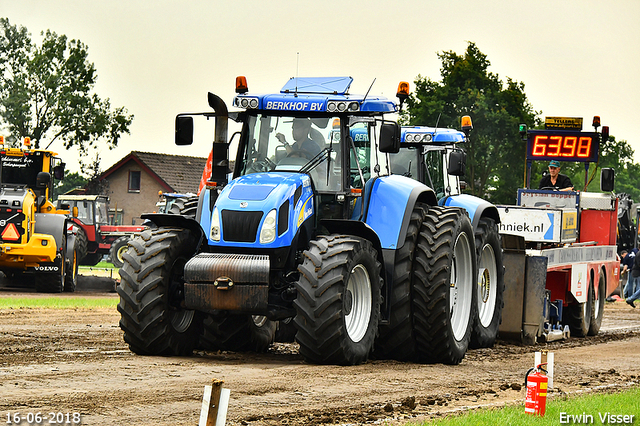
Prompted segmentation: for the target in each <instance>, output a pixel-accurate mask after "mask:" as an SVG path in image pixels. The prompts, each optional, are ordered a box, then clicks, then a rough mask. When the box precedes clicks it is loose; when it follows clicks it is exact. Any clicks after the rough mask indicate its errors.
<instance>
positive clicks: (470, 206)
mask: <svg viewBox="0 0 640 426" xmlns="http://www.w3.org/2000/svg"><path fill="white" fill-rule="evenodd" d="M439 204H440V205H441V206H446V207H461V208H463V209H465V210H466V211H467V213H468V214H469V219H471V224H472V225H473V231H474V232H475V230H476V229H477V227H478V223H479V222H480V218H482V217H489V218H491V219H493V220H494V221H495V222H496V223H500V215H499V214H498V209H497V208H496V206H494V205H493V204H491V203H489V202H488V201H485V200H483V199H482V198H478V197H474V196H473V195H468V194H456V195H449V196H447V197H445V198H443V199H441V200H440V203H439Z"/></svg>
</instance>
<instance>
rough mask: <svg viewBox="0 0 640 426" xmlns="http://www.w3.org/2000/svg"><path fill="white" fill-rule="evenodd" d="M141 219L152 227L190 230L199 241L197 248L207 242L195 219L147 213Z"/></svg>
mask: <svg viewBox="0 0 640 426" xmlns="http://www.w3.org/2000/svg"><path fill="white" fill-rule="evenodd" d="M140 217H141V218H142V219H144V224H145V225H147V226H150V227H176V228H185V229H188V230H190V231H191V232H193V233H194V235H195V236H196V238H197V239H198V245H197V246H196V248H199V247H200V246H201V245H202V242H203V241H204V240H206V236H205V232H204V230H203V229H202V227H201V226H200V224H199V223H198V222H197V221H196V220H194V219H191V218H188V217H184V216H181V215H177V214H164V213H146V214H143V215H140Z"/></svg>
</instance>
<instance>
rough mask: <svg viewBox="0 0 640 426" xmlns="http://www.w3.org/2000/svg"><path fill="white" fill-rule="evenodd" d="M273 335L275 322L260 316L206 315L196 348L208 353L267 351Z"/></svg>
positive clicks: (273, 337)
mask: <svg viewBox="0 0 640 426" xmlns="http://www.w3.org/2000/svg"><path fill="white" fill-rule="evenodd" d="M275 334H276V323H275V322H274V321H271V320H269V319H267V317H265V316H262V315H229V316H225V317H216V316H214V315H208V316H207V317H206V318H205V319H204V331H203V333H202V336H200V346H199V347H200V348H201V349H205V350H209V351H217V350H222V351H233V352H249V351H252V352H266V351H267V349H268V348H269V346H271V344H272V343H273V341H274V339H275Z"/></svg>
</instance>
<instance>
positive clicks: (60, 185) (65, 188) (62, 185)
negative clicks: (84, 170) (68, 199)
mask: <svg viewBox="0 0 640 426" xmlns="http://www.w3.org/2000/svg"><path fill="white" fill-rule="evenodd" d="M87 182H88V180H87V178H86V177H84V176H82V175H80V173H76V172H73V173H65V176H64V179H62V180H60V181H56V186H55V188H53V198H54V199H57V198H58V195H61V194H66V193H67V192H69V191H71V190H72V189H76V188H84V187H85V185H86V184H87Z"/></svg>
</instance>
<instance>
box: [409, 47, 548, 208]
mask: <svg viewBox="0 0 640 426" xmlns="http://www.w3.org/2000/svg"><path fill="white" fill-rule="evenodd" d="M438 57H439V58H440V60H441V61H442V68H441V70H440V72H441V77H442V81H441V82H436V81H433V80H431V79H429V78H428V77H422V76H418V77H417V79H416V80H415V85H416V90H415V91H414V92H413V93H412V95H411V96H410V97H409V99H408V101H407V102H408V108H407V110H406V111H405V112H404V113H403V116H402V120H403V121H404V122H405V123H408V124H411V125H431V126H434V125H436V124H437V125H438V127H453V128H459V126H460V118H461V117H462V116H464V115H470V116H471V118H472V120H473V126H474V128H473V131H472V132H471V135H470V138H469V143H468V144H467V146H465V150H466V151H467V176H466V178H467V179H468V180H469V182H468V183H469V192H471V193H472V194H474V195H477V196H479V197H483V198H488V199H491V200H492V201H493V202H495V203H513V201H514V199H515V194H516V190H517V188H518V187H520V186H522V184H523V181H524V154H525V143H524V142H522V140H521V138H520V136H519V134H518V125H519V124H521V123H522V124H526V125H527V126H529V127H530V128H533V127H534V126H536V125H537V124H538V123H539V122H540V120H539V118H537V116H538V115H539V114H540V113H539V112H536V111H534V110H533V108H532V106H531V105H530V103H529V101H528V100H527V96H526V95H525V93H524V83H521V82H517V81H515V80H512V79H511V78H507V80H506V82H503V81H502V80H500V78H499V76H498V75H497V74H494V73H491V72H489V71H488V68H489V65H490V62H489V60H488V59H487V57H486V55H485V54H483V53H482V52H480V50H479V49H478V48H477V46H476V45H475V43H472V42H469V43H468V46H467V50H466V52H465V54H464V55H463V56H460V55H458V54H456V53H455V52H452V51H449V52H442V53H439V54H438ZM520 176H522V177H523V178H522V179H514V177H520Z"/></svg>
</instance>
